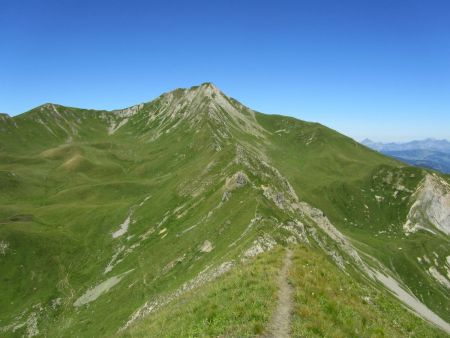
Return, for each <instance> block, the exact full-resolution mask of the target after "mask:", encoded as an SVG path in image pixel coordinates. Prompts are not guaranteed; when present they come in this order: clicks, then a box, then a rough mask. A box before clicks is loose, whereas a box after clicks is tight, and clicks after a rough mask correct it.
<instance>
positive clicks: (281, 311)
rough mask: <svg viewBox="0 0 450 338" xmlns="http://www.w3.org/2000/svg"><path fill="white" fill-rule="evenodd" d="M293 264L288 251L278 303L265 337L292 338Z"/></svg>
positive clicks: (281, 274)
mask: <svg viewBox="0 0 450 338" xmlns="http://www.w3.org/2000/svg"><path fill="white" fill-rule="evenodd" d="M291 264H292V251H291V250H289V249H288V250H287V252H286V256H285V257H284V261H283V267H282V269H281V271H280V276H279V277H278V303H277V307H276V309H275V312H274V313H273V315H272V319H271V321H270V324H269V330H268V333H267V334H265V335H264V337H274V338H285V337H290V332H291V313H292V297H293V288H292V286H291V285H290V284H289V281H288V273H289V268H290V266H291Z"/></svg>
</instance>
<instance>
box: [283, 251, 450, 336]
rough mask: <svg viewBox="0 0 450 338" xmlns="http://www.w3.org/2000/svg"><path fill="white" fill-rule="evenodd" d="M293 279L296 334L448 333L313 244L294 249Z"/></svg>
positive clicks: (294, 332) (412, 334) (294, 331)
mask: <svg viewBox="0 0 450 338" xmlns="http://www.w3.org/2000/svg"><path fill="white" fill-rule="evenodd" d="M290 281H291V283H292V285H293V286H294V289H295V291H294V292H295V300H294V304H295V308H294V317H293V324H292V335H293V336H294V337H355V338H357V337H447V335H446V334H445V333H443V332H442V331H440V330H438V329H435V328H433V327H431V326H430V325H428V324H427V323H425V322H424V321H422V320H421V319H419V318H417V317H416V316H415V315H414V314H412V313H411V312H410V311H409V310H407V309H405V308H403V307H402V306H401V305H400V304H399V303H398V301H397V300H396V299H395V298H394V297H393V296H391V295H389V294H387V292H386V291H380V290H378V289H376V288H375V287H373V286H371V285H368V284H366V283H363V282H358V281H357V279H354V278H352V277H350V276H349V275H347V274H345V273H343V272H342V271H340V270H339V269H337V267H336V266H335V265H334V264H331V262H330V261H329V259H328V258H327V257H325V256H324V255H323V253H322V252H320V251H318V250H316V249H313V248H311V247H309V246H308V247H307V246H297V247H296V248H295V250H294V256H293V264H292V269H291V272H290Z"/></svg>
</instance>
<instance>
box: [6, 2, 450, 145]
mask: <svg viewBox="0 0 450 338" xmlns="http://www.w3.org/2000/svg"><path fill="white" fill-rule="evenodd" d="M206 81H211V82H214V83H215V84H216V85H217V86H218V87H219V88H221V89H222V90H223V91H224V92H225V93H226V94H228V95H230V96H233V97H235V98H236V99H238V100H240V101H242V102H243V103H244V104H246V105H248V106H250V107H251V108H253V109H256V110H259V111H261V112H265V113H271V114H283V115H291V116H295V117H298V118H301V119H304V120H309V121H318V122H320V123H322V124H325V125H327V126H330V127H332V128H334V129H337V130H339V131H341V132H343V133H345V134H347V135H349V136H352V137H354V138H355V139H357V140H360V139H362V138H365V137H369V138H372V139H374V140H379V141H402V140H409V139H415V138H425V137H436V138H447V139H450V1H447V0H442V1H434V0H421V1H417V0H404V1H403V0H371V1H369V0H328V1H325V0H309V1H301V0H297V1H282V0H277V1H275V0H274V1H263V0H259V1H246V0H240V1H237V0H236V1H225V0H222V1H213V0H208V1H195V0H191V1H138V0H127V1H125V0H123V1H114V0H108V1H99V0H89V1H86V0H73V1H66V0H54V1H50V0H39V1H38V0H35V1H34V0H28V1H24V0H0V112H5V113H9V114H10V115H15V114H19V113H21V112H24V111H27V110H29V109H31V108H32V107H34V106H37V105H39V104H42V103H45V102H54V103H60V104H63V105H69V106H77V107H83V108H103V109H113V108H121V107H126V106H129V105H132V104H135V103H139V102H143V101H149V100H151V99H153V98H154V97H156V96H158V95H159V94H160V93H162V92H165V91H168V90H171V89H173V88H176V87H187V86H191V85H195V84H199V83H202V82H206Z"/></svg>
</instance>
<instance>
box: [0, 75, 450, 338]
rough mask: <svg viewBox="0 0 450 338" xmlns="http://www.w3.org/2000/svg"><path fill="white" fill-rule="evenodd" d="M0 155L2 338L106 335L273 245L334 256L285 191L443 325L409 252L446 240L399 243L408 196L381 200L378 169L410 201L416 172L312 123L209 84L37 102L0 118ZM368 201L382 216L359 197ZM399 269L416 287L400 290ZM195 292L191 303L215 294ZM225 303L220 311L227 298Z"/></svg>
mask: <svg viewBox="0 0 450 338" xmlns="http://www.w3.org/2000/svg"><path fill="white" fill-rule="evenodd" d="M280 130H281V131H280ZM0 159H1V161H0V249H1V250H0V283H1V288H0V335H2V336H21V335H28V336H33V335H35V334H40V335H44V336H86V337H94V336H95V337H98V336H111V335H112V334H115V333H116V332H117V331H118V330H119V328H121V327H124V326H125V325H126V323H127V322H129V321H130V320H131V321H132V322H133V323H132V325H134V323H135V322H138V318H140V317H141V315H142V317H145V316H144V315H145V314H146V313H147V312H149V306H150V305H151V304H153V302H160V303H161V302H162V303H164V299H166V298H167V297H166V296H168V295H169V296H170V295H172V296H173V295H174V294H176V298H177V297H180V296H181V297H184V296H183V295H184V293H185V292H186V291H187V290H188V289H189V290H191V289H193V291H191V295H196V294H197V291H198V290H202V288H203V286H204V285H207V284H208V283H207V282H209V281H210V280H213V279H215V278H218V281H217V283H222V281H221V279H220V276H219V275H220V273H218V272H217V271H219V270H217V269H218V268H219V267H223V266H225V267H228V266H229V265H230V266H231V265H236V264H240V263H239V262H241V260H242V259H243V258H245V257H247V256H253V255H255V254H256V253H258V252H260V251H266V250H268V249H270V248H271V247H272V246H273V245H275V243H279V244H282V245H286V244H287V243H290V242H299V241H300V242H302V241H303V242H305V241H308V242H309V243H310V245H311V246H313V247H322V249H325V250H326V251H327V252H328V254H330V255H334V256H335V258H336V257H340V258H341V259H342V260H348V261H350V260H351V259H350V258H349V257H348V254H347V253H345V252H341V248H340V247H339V245H338V244H337V243H333V241H332V240H331V239H330V238H328V237H327V236H326V235H325V234H324V233H323V232H322V231H321V230H319V229H318V228H317V227H316V225H315V224H314V221H313V220H311V219H309V218H308V217H306V216H305V215H303V214H302V213H299V212H298V210H297V209H296V203H297V202H298V201H296V195H298V196H299V198H300V199H301V200H303V201H306V202H309V203H310V204H312V205H314V206H316V207H318V208H320V209H322V210H323V211H324V212H325V213H326V215H327V216H329V218H330V219H331V220H332V221H333V223H335V224H336V225H337V226H338V227H339V229H340V230H341V231H343V232H344V233H345V234H347V235H348V236H350V237H351V238H352V239H353V240H354V243H355V245H356V246H357V247H358V248H360V249H361V250H364V251H365V252H367V253H369V254H371V255H372V256H374V257H377V258H378V259H379V260H380V261H381V262H382V263H383V264H384V265H385V266H387V267H388V268H391V269H392V271H394V272H395V273H398V275H399V276H400V277H401V278H402V279H403V280H404V281H405V283H407V285H408V287H410V288H411V289H412V290H413V291H414V292H415V293H416V294H417V295H420V296H421V299H423V301H424V302H426V304H427V305H428V306H429V307H431V308H432V309H433V310H435V311H437V312H438V313H439V314H440V315H441V316H442V317H444V318H447V316H448V313H449V311H447V312H446V307H445V306H446V305H445V302H446V301H447V300H448V294H445V291H446V290H445V289H443V287H442V286H440V285H438V284H437V283H436V282H435V281H433V280H432V279H430V278H429V275H427V274H426V273H425V272H424V269H423V266H422V265H421V264H420V263H419V262H418V261H417V259H416V258H415V257H416V256H411V255H410V254H409V253H410V252H414V255H429V256H430V255H431V254H432V252H436V253H438V256H439V258H436V259H439V262H441V263H442V262H443V261H444V260H445V257H446V256H448V255H450V253H449V252H448V246H446V245H447V244H448V238H447V237H445V236H443V235H437V236H430V235H429V234H427V233H424V234H423V233H415V234H413V235H411V236H410V237H408V240H407V241H405V238H404V234H403V232H401V229H399V228H398V227H399V224H400V223H401V221H402V220H404V217H405V216H406V213H407V210H408V208H409V206H410V205H409V204H410V201H409V196H410V195H411V192H410V191H401V192H398V194H399V195H398V198H393V197H388V195H389V194H391V195H392V194H393V193H394V192H393V191H390V190H389V189H391V190H392V184H391V183H392V182H391V183H390V184H388V183H385V182H384V180H383V177H385V176H386V175H387V174H386V173H384V174H381V173H383V171H387V172H392V175H394V176H393V177H394V178H392V180H394V179H396V180H398V178H397V177H402V180H403V181H402V182H403V183H402V184H403V185H404V186H405V187H407V188H408V189H409V190H413V189H414V188H415V185H417V183H418V182H419V181H420V177H421V175H422V176H423V175H424V174H423V172H422V171H417V169H411V168H409V167H403V166H402V165H401V164H400V163H398V162H396V161H393V160H390V159H388V158H386V157H383V156H382V155H379V154H378V153H376V152H373V151H370V150H368V149H366V148H364V147H362V146H360V145H358V144H357V143H355V142H354V141H352V140H350V139H348V138H346V137H344V136H342V135H339V134H338V133H336V132H334V131H331V130H329V129H327V128H325V127H322V126H320V125H317V124H311V123H306V122H301V121H298V120H295V119H290V118H284V117H277V116H266V115H262V114H257V113H254V112H253V111H251V110H250V109H248V108H246V107H244V106H243V105H241V104H240V103H238V102H237V101H235V100H233V99H231V98H229V97H226V96H225V95H223V94H222V93H220V92H219V91H218V90H217V89H215V88H214V87H213V86H211V85H210V84H204V85H202V86H200V87H193V88H190V89H179V90H176V91H174V92H170V93H166V94H164V95H162V96H160V97H159V98H157V99H155V100H154V101H152V102H149V103H146V104H142V105H138V106H134V107H130V108H128V109H124V110H120V111H113V112H106V111H92V110H82V109H76V108H68V107H63V106H59V105H53V104H47V105H43V106H40V107H38V108H36V109H33V110H32V111H30V112H27V113H25V114H22V115H20V116H17V117H14V118H7V117H6V118H3V117H2V118H1V120H0ZM415 170H416V171H415ZM412 174H414V175H415V176H414V177H412V176H411V175H412ZM389 175H391V174H389ZM396 182H397V181H396ZM383 184H384V185H383ZM291 185H292V187H293V190H295V191H293V190H292V187H291ZM372 190H373V191H372ZM376 194H384V195H382V196H383V197H384V198H385V201H389V204H388V205H389V207H383V208H381V207H380V206H379V205H378V204H377V203H378V202H374V200H373V199H374V196H375V195H376ZM365 205H367V207H365ZM366 210H369V211H370V212H366ZM391 224H394V225H395V226H391ZM400 228H401V226H400ZM383 231H386V233H385V232H383ZM389 231H390V232H389ZM399 245H401V246H402V247H403V248H404V251H402V255H399V251H398V250H397V249H396V248H398V246H399ZM274 255H275V256H274V257H275V258H273V259H272V258H270V259H269V258H267V259H266V260H265V259H263V260H262V261H261V262H259V261H258V262H259V263H256V265H255V266H253V265H252V266H248V267H247V268H245V269H247V270H245V271H244V272H242V275H241V277H242V279H243V280H247V278H248V274H250V275H252V273H258V274H260V273H262V271H260V270H261V267H262V265H263V262H266V263H267V265H268V271H266V272H265V273H267V274H268V276H269V274H271V273H272V274H271V275H270V276H273V268H274V266H275V265H276V263H275V262H276V261H277V258H276V255H277V254H274ZM223 264H225V265H223ZM228 264H229V265H228ZM264 264H265V263H264ZM272 264H273V265H274V266H272ZM346 267H347V270H348V271H351V272H352V273H353V274H354V275H355V276H356V275H357V274H358V273H360V272H358V271H359V270H358V269H356V268H354V267H352V264H351V262H350V263H346ZM255 269H256V270H255ZM225 270H226V269H225ZM252 271H253V272H252ZM270 271H272V272H270ZM222 272H224V271H222ZM411 272H412V273H414V274H420V276H421V279H420V278H419V279H417V278H414V277H411V278H410V279H408V278H407V277H408V276H412V275H411V274H410V273H411ZM441 272H442V273H444V272H445V271H441ZM270 276H269V277H270ZM414 276H415V275H414ZM241 277H239V278H241ZM227 278H231V280H228V281H227V279H226V278H225V279H224V281H223V283H225V284H226V283H231V284H233V283H234V284H233V285H235V283H237V279H238V278H237V277H227ZM233 278H234V281H233ZM249 278H250V277H249ZM252 278H253V277H252ZM270 278H271V277H270ZM270 278H269V280H270ZM418 281H419V282H420V283H421V284H420V287H419V284H418ZM214 283H216V282H214ZM225 284H220V285H221V286H220V287H226V286H224V285H225ZM269 284H270V283H269ZM269 284H265V286H264V288H263V290H269V289H270V288H271V286H270V285H269ZM214 285H219V284H214ZM208 288H209V287H208ZM211 288H214V287H211ZM208 290H209V291H201V292H204V293H202V294H203V296H201V295H200V293H199V296H198V297H199V299H203V300H199V302H203V301H204V297H206V296H205V295H206V293H207V292H216V291H217V289H216V291H213V289H208ZM256 291H257V290H254V292H255V293H254V294H253V296H252V297H254V299H255V302H256V301H258V302H260V303H258V304H259V305H258V306H259V307H260V310H258V311H259V314H258V317H257V318H256V317H255V318H256V319H255V318H253V319H251V320H254V325H252V326H251V327H249V328H246V329H244V328H242V327H241V328H240V329H239V325H240V324H237V328H236V330H238V331H236V332H242V334H247V333H250V332H256V331H257V330H259V329H258V328H260V327H261V326H262V325H263V322H264V320H265V318H267V317H264V316H267V315H268V313H269V312H270V311H269V308H270V306H273V304H269V303H267V300H262V299H261V298H260V297H261V294H262V293H261V294H260V293H258V292H256ZM205 292H206V293H205ZM230 292H231V294H230V295H229V297H231V298H228V299H229V300H230V299H231V300H230V312H229V313H228V315H229V316H232V315H233V311H234V310H233V307H238V305H239V304H237V303H236V304H235V303H234V298H233V297H238V296H239V295H238V294H235V293H234V291H230ZM252 292H253V291H252ZM241 296H242V295H241ZM186 297H187V298H186V299H188V298H189V297H194V296H186ZM183 299H184V298H183ZM186 301H187V302H191V300H186ZM447 304H448V303H447ZM211 306H213V307H214V305H211ZM161 307H162V308H163V306H161ZM111 309H113V310H114V311H112V310H111ZM169 309H170V308H169ZM217 309H220V306H219V307H218V308H217ZM217 309H216V310H217ZM216 310H214V311H216ZM162 311H165V312H164V313H166V315H164V316H169V315H170V310H167V311H166V310H162ZM203 315H204V313H203V312H202V311H200V312H198V316H203ZM134 318H135V319H136V320H134ZM161 318H163V317H161ZM227 318H228V319H223V318H222V319H223V320H224V321H220V322H219V323H218V324H217V325H218V326H217V328H216V329H217V330H219V329H221V328H224V326H223V325H225V324H223V325H222V324H221V323H228V324H229V323H230V320H231V319H230V318H232V317H227ZM222 319H220V320H222ZM162 320H163V319H162ZM164 320H166V319H164ZM186 320H188V317H186ZM159 323H160V324H155V326H154V328H153V329H155V330H157V328H158V325H162V324H161V323H163V322H159ZM228 324H227V325H228ZM130 325H131V324H130ZM201 325H202V324H201V323H193V324H192V326H187V327H186V328H185V329H186V330H187V331H186V332H196V331H195V330H200V328H201ZM221 325H222V326H221ZM178 329H180V328H175V327H174V330H178ZM241 329H242V330H244V331H239V330H241ZM136 330H137V329H136ZM189 330H194V331H189ZM245 330H250V331H245ZM252 330H253V331H252ZM138 331H139V330H137V331H136V334H138V333H139V332H138ZM174 332H178V331H174ZM211 332H218V331H211ZM139 334H140V333H139Z"/></svg>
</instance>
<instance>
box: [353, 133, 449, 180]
mask: <svg viewBox="0 0 450 338" xmlns="http://www.w3.org/2000/svg"><path fill="white" fill-rule="evenodd" d="M361 143H362V144H364V145H365V146H367V147H369V148H372V149H375V150H378V151H379V152H381V153H383V154H385V155H388V156H391V157H394V158H396V159H398V160H400V161H403V162H406V163H409V164H411V165H414V166H417V167H424V168H430V169H434V170H438V171H440V172H443V173H446V174H450V142H448V141H447V140H435V139H426V140H422V141H411V142H407V143H377V142H373V141H371V140H369V139H365V140H363V141H362V142H361Z"/></svg>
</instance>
